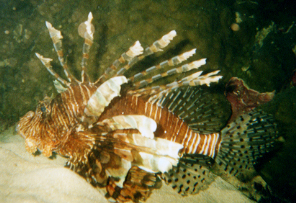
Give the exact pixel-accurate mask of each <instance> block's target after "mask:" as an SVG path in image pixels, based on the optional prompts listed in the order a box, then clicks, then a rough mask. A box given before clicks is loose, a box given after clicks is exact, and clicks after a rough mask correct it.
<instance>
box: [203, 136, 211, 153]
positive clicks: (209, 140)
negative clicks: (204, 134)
mask: <svg viewBox="0 0 296 203" xmlns="http://www.w3.org/2000/svg"><path fill="white" fill-rule="evenodd" d="M208 136H209V139H208V142H207V148H206V151H204V155H208V151H209V147H210V143H211V139H212V135H208Z"/></svg>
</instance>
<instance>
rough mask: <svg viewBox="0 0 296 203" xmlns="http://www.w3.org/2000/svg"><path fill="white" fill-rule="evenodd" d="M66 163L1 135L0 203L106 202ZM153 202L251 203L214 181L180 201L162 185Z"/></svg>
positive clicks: (10, 132)
mask: <svg viewBox="0 0 296 203" xmlns="http://www.w3.org/2000/svg"><path fill="white" fill-rule="evenodd" d="M65 162H66V159H65V158H63V157H60V156H56V157H55V158H54V159H49V158H46V157H44V156H43V155H37V156H33V155H31V154H30V153H28V152H27V151H26V150H25V143H24V139H23V138H22V137H21V136H19V135H18V134H17V133H16V132H15V131H14V128H10V129H9V130H7V131H5V132H3V133H2V134H1V135H0V171H1V176H0V202H15V203H18V202H20V203H27V202H28V203H31V202H38V203H64V202H71V203H75V202H85V203H94V202H108V201H107V200H106V199H105V197H104V194H103V193H102V191H100V190H97V189H95V188H93V187H92V186H91V185H90V184H89V183H87V182H86V181H85V180H84V179H83V178H82V177H80V176H79V175H77V174H76V173H74V172H73V171H71V170H69V169H67V168H64V163H65ZM146 202H147V203H152V202H170V203H174V202H176V203H177V202H188V203H189V202H203V203H207V202H209V203H210V202H211V203H214V202H221V203H223V202H225V203H226V202H227V203H229V202H236V203H240V202H241V203H243V202H244V203H249V202H253V201H252V200H250V199H248V198H247V197H246V196H244V195H243V194H242V193H241V192H240V191H238V190H237V189H236V188H235V187H234V186H232V185H231V184H229V183H227V182H226V181H224V180H223V179H222V178H220V177H217V178H216V180H215V181H214V182H213V183H212V184H211V185H210V187H209V188H208V189H206V190H205V191H200V192H199V193H198V194H197V195H190V196H187V197H182V196H181V195H179V194H177V193H176V192H175V191H174V190H173V189H172V188H171V187H170V186H167V185H165V184H163V186H162V187H161V189H159V190H154V191H153V193H152V195H151V196H150V198H149V199H148V200H147V201H146Z"/></svg>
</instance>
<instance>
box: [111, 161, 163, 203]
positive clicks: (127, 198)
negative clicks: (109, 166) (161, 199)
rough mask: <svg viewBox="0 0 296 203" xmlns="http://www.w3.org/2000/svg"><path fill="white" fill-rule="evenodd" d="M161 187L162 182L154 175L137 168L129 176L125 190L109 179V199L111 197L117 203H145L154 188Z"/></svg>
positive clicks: (133, 168) (131, 170)
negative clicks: (140, 202) (142, 202)
mask: <svg viewBox="0 0 296 203" xmlns="http://www.w3.org/2000/svg"><path fill="white" fill-rule="evenodd" d="M160 186H161V182H160V180H159V179H158V178H157V177H156V175H155V174H154V173H149V172H146V171H144V170H142V169H140V168H138V167H136V166H134V167H132V168H131V169H130V171H129V173H128V174H127V177H126V180H125V182H124V184H123V188H120V187H118V186H117V185H116V184H115V182H114V180H113V179H112V178H110V179H109V182H108V185H107V187H106V189H107V198H108V197H109V198H110V197H111V198H113V199H115V200H116V201H117V202H131V201H133V202H139V201H145V200H146V199H147V198H148V197H149V196H150V194H151V192H152V190H153V189H154V188H159V187H160Z"/></svg>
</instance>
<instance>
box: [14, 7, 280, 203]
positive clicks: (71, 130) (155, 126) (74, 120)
mask: <svg viewBox="0 0 296 203" xmlns="http://www.w3.org/2000/svg"><path fill="white" fill-rule="evenodd" d="M91 20H92V15H91V13H90V14H89V17H88V20H87V21H85V22H84V23H82V24H81V25H80V26H79V29H78V31H79V34H80V36H82V37H83V38H84V39H85V43H84V48H83V58H82V63H81V64H82V65H81V66H82V74H81V77H82V81H78V80H77V79H76V78H74V76H72V75H71V74H70V73H69V72H68V68H67V65H66V63H65V62H64V58H63V52H62V48H61V47H62V44H61V43H62V42H61V38H62V36H61V33H60V31H58V30H56V29H55V28H53V27H52V25H51V24H50V23H48V22H46V25H47V27H48V30H49V33H50V36H51V38H52V40H53V43H54V47H55V49H56V51H57V53H58V57H59V61H60V63H61V65H62V66H63V68H64V72H65V75H66V76H67V79H68V81H66V80H64V79H62V78H61V77H60V76H59V75H58V74H57V73H55V72H54V71H53V69H52V68H51V65H50V61H51V59H49V58H44V57H43V56H41V55H40V54H37V53H36V55H37V57H38V58H39V59H40V60H41V62H42V63H43V64H44V65H45V67H46V68H47V69H48V71H49V72H50V73H51V74H52V75H54V76H55V77H56V79H57V80H56V81H54V83H55V86H56V89H57V91H58V92H59V94H58V95H57V96H56V97H55V98H54V99H52V98H49V97H45V99H44V100H43V101H41V102H40V103H39V105H38V107H37V109H36V111H35V112H32V111H30V112H28V113H27V114H26V115H25V116H24V117H22V118H21V120H20V122H19V124H18V127H17V129H18V132H19V133H20V134H21V135H22V136H23V137H24V138H25V139H26V149H27V150H28V151H29V152H31V153H34V152H36V151H37V150H40V151H42V153H43V154H44V155H45V156H47V157H49V156H51V155H52V153H53V152H55V153H58V154H60V155H62V156H66V157H69V160H68V162H67V163H66V165H67V166H69V167H70V168H71V169H72V170H74V171H76V172H78V173H79V174H80V175H82V176H83V177H85V178H86V179H87V181H89V182H90V183H91V184H93V185H94V186H99V187H106V190H107V194H108V195H107V197H112V198H114V199H116V200H117V201H119V202H123V201H139V200H146V199H147V198H148V196H149V195H150V193H151V190H152V189H153V188H156V187H158V182H159V181H158V179H159V178H162V179H164V180H165V181H166V183H168V184H172V187H173V188H174V189H176V190H178V192H179V193H181V194H182V195H186V194H194V193H197V192H198V191H199V190H200V189H202V188H203V187H204V186H205V185H207V184H209V183H210V182H211V178H210V175H209V174H210V173H209V170H208V166H209V160H213V159H215V161H216V162H217V163H219V164H223V165H224V166H225V168H226V169H229V170H231V171H233V170H235V171H240V170H242V169H245V168H248V167H249V166H250V165H252V164H253V163H254V162H255V161H256V160H257V158H258V157H260V156H262V154H264V153H265V152H267V151H268V150H269V149H270V148H271V147H272V144H273V141H274V139H275V138H276V136H277V135H276V131H275V125H274V124H273V122H272V118H271V117H270V116H267V115H265V114H264V113H262V112H257V111H253V112H251V113H249V114H245V115H242V116H240V117H239V118H237V119H236V120H234V121H233V122H232V123H229V124H228V126H226V127H225V128H224V129H223V130H222V131H220V128H221V125H220V124H218V123H219V121H218V120H219V119H215V118H212V117H213V116H214V117H215V116H216V117H219V111H217V109H216V107H217V106H218V104H217V103H213V102H212V100H211V98H210V96H209V95H206V94H203V93H202V92H203V91H200V90H199V89H201V88H196V87H197V86H200V85H203V84H206V85H207V86H209V85H210V83H213V82H218V80H219V79H220V78H221V76H218V75H217V73H218V72H219V71H215V72H211V73H208V74H205V75H201V74H202V72H201V71H200V72H196V73H193V74H191V75H189V76H187V77H184V78H182V79H180V80H178V81H176V82H172V83H169V84H164V85H157V86H155V85H154V86H153V83H154V82H155V81H156V80H158V79H161V78H164V77H166V76H170V75H174V74H179V73H184V72H188V71H190V70H193V69H197V68H198V67H200V66H201V65H204V64H205V59H201V60H199V61H194V62H191V63H188V64H185V65H182V66H180V67H175V66H177V65H178V64H180V63H182V62H183V61H186V60H187V59H188V58H189V57H191V56H192V55H193V54H194V53H195V49H194V50H191V51H189V52H185V53H183V54H181V55H178V56H176V57H173V58H171V59H169V60H167V61H164V62H162V63H160V64H158V65H156V66H153V67H151V68H148V69H146V70H145V71H143V72H140V73H137V74H136V75H134V76H132V77H129V78H127V77H126V76H125V72H126V71H127V70H128V69H130V68H131V67H132V65H133V64H135V63H136V62H137V61H139V60H141V59H143V58H144V57H145V56H148V55H150V54H153V53H155V52H158V51H162V48H164V47H166V46H167V45H168V44H169V42H170V40H172V39H173V37H175V35H176V32H175V31H171V32H170V33H168V34H167V35H164V36H163V37H162V38H161V39H159V40H157V41H155V42H154V43H153V44H152V45H151V46H150V47H148V48H146V49H145V50H144V49H143V48H142V47H141V45H140V43H139V42H138V41H137V42H136V43H135V44H134V45H133V46H132V47H130V49H129V50H128V51H127V52H125V53H123V54H122V55H121V57H120V58H119V59H118V60H116V61H115V62H114V63H113V64H112V65H111V66H110V67H109V68H108V69H107V70H106V72H105V73H104V74H103V75H102V76H101V77H100V78H99V79H98V80H97V81H95V82H90V81H89V77H88V76H87V74H86V63H87V58H88V53H89V50H90V47H91V44H92V41H93V32H94V28H93V25H92V24H91ZM165 68H166V69H169V70H167V71H165ZM159 72H161V73H159Z"/></svg>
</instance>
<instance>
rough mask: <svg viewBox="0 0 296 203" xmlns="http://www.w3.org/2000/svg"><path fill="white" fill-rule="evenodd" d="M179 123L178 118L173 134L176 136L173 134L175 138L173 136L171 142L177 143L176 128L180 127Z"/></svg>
mask: <svg viewBox="0 0 296 203" xmlns="http://www.w3.org/2000/svg"><path fill="white" fill-rule="evenodd" d="M178 123H179V118H177V123H176V124H175V128H174V130H173V133H174V134H173V136H172V139H171V141H175V140H176V138H175V137H176V136H177V135H176V133H175V132H176V128H177V126H178ZM174 138H175V139H174ZM173 139H174V140H173Z"/></svg>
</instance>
